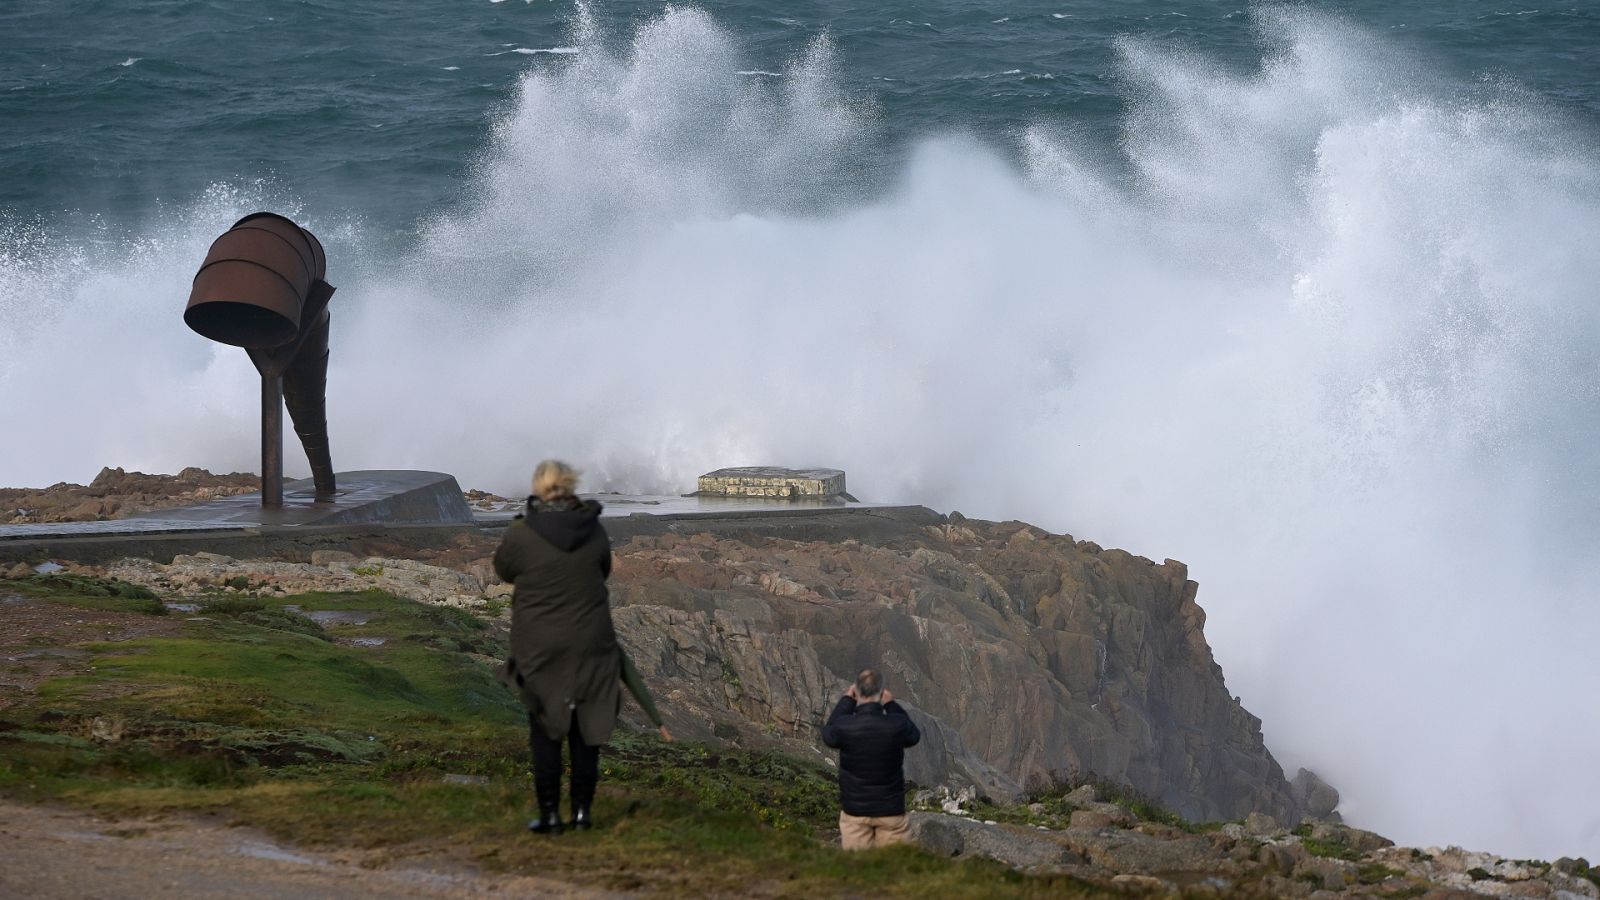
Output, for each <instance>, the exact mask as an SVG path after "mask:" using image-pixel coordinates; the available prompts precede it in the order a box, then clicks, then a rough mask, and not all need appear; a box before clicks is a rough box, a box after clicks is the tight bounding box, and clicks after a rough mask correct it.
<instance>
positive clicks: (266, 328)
mask: <svg viewBox="0 0 1600 900" xmlns="http://www.w3.org/2000/svg"><path fill="white" fill-rule="evenodd" d="M326 268H327V258H326V256H325V255H324V253H323V250H322V242H320V241H318V240H317V238H316V235H314V234H312V233H311V232H309V231H307V230H306V229H304V228H301V227H300V226H299V225H296V224H295V223H294V222H292V221H290V220H289V219H286V218H284V217H283V216H280V215H277V214H276V213H267V212H261V213H253V214H251V215H248V216H245V217H244V218H243V219H240V220H239V221H238V222H236V223H234V225H233V227H232V228H230V229H228V230H227V231H226V232H224V233H223V234H222V236H221V237H219V238H217V239H216V240H215V241H213V242H212V244H211V249H210V251H209V252H208V253H207V254H206V259H205V262H203V263H202V264H201V266H200V271H199V272H198V273H196V274H195V277H194V286H193V289H192V290H191V291H190V294H189V304H188V307H187V308H186V309H185V310H184V314H183V319H184V321H185V322H187V323H188V325H189V327H190V328H193V329H194V330H195V331H197V332H199V333H200V334H202V335H204V336H205V337H208V338H211V339H212V340H214V341H218V342H221V343H224V344H232V345H233V346H236V347H243V348H245V350H246V351H247V352H249V354H250V361H251V362H253V363H254V364H255V367H256V371H258V372H260V373H261V504H262V505H263V506H282V505H283V407H284V404H285V402H287V405H288V408H289V416H290V418H291V419H292V420H293V421H294V426H295V433H296V434H297V435H299V437H300V443H301V445H302V446H304V447H305V451H306V457H307V458H308V460H309V461H310V464H311V473H312V478H313V480H314V482H315V484H316V491H317V495H318V496H319V497H332V496H333V495H334V493H335V491H336V489H337V484H336V482H335V479H334V474H333V459H332V455H331V453H330V451H329V447H328V418H327V384H328V333H329V326H330V316H329V313H328V301H329V300H330V299H331V298H332V297H333V291H334V288H333V286H332V285H330V284H328V283H327V281H325V280H324V275H325V274H326Z"/></svg>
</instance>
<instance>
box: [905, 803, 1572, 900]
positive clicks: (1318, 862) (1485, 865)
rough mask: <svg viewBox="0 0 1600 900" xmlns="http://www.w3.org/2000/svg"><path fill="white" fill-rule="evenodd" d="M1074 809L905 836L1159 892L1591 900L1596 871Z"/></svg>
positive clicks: (937, 849) (934, 849) (938, 819)
mask: <svg viewBox="0 0 1600 900" xmlns="http://www.w3.org/2000/svg"><path fill="white" fill-rule="evenodd" d="M1084 811H1085V810H1079V811H1077V812H1074V813H1072V816H1071V820H1072V821H1071V824H1069V825H1067V826H1066V827H1061V823H1060V822H1059V821H1052V822H1051V825H1041V824H1016V823H1013V824H1002V823H998V822H992V821H991V822H979V821H977V820H976V819H972V818H968V817H965V816H962V815H952V814H949V813H944V812H934V811H926V810H914V811H912V812H911V814H910V825H911V839H912V841H913V842H914V843H916V844H917V845H919V846H921V847H922V848H923V849H925V850H927V851H929V852H931V853H935V854H938V855H940V856H947V857H960V856H982V857H986V858H989V859H994V860H998V861H1000V862H1003V863H1006V864H1007V865H1010V866H1013V867H1015V868H1018V869H1022V870H1024V871H1028V872H1035V873H1046V872H1049V873H1060V874H1067V875H1072V876H1074V877H1076V878H1079V879H1082V880H1084V881H1086V882H1088V883H1090V884H1093V885H1097V886H1106V887H1112V888H1115V887H1117V886H1119V885H1122V886H1129V887H1137V888H1143V889H1146V890H1148V891H1153V892H1159V893H1161V894H1163V895H1166V896H1179V895H1182V896H1217V895H1221V896H1240V897H1312V898H1316V897H1332V896H1346V897H1375V896H1377V897H1383V896H1391V897H1418V896H1422V897H1434V898H1446V897H1461V898H1463V900H1465V898H1471V897H1483V896H1491V897H1551V898H1562V900H1580V898H1594V897H1600V875H1596V874H1595V873H1594V872H1593V870H1591V869H1590V868H1589V866H1588V863H1587V862H1586V861H1584V860H1568V859H1563V860H1557V861H1556V862H1554V863H1547V862H1541V861H1538V860H1512V859H1506V858H1504V857H1500V856H1495V855H1493V854H1489V853H1471V852H1468V851H1465V850H1462V849H1460V848H1459V847H1447V848H1444V849H1440V848H1437V847H1430V848H1428V849H1426V850H1419V849H1413V848H1408V847H1395V846H1394V845H1393V844H1392V843H1390V842H1389V841H1388V840H1385V839H1384V838H1381V837H1379V836H1377V835H1375V834H1372V833H1371V832H1365V831H1360V830H1358V829H1350V828H1344V827H1343V826H1338V825H1332V824H1328V823H1323V824H1319V825H1317V826H1315V829H1316V831H1317V833H1315V834H1310V835H1307V834H1304V830H1305V829H1300V830H1298V831H1297V832H1296V833H1295V834H1290V833H1288V832H1283V831H1281V829H1279V830H1278V831H1279V833H1277V834H1272V835H1267V834H1259V833H1257V834H1252V833H1250V829H1249V828H1247V827H1244V826H1240V825H1238V824H1231V825H1227V826H1224V827H1223V828H1221V829H1219V830H1217V831H1212V832H1208V833H1204V834H1192V833H1187V832H1185V831H1183V830H1181V829H1179V828H1175V827H1171V826H1167V825H1162V824H1158V823H1153V822H1137V823H1132V824H1128V825H1100V826H1094V827H1085V826H1080V825H1079V824H1078V819H1079V816H1081V815H1082V814H1083V812H1084ZM1046 818H1048V817H1046ZM1197 889H1198V890H1197Z"/></svg>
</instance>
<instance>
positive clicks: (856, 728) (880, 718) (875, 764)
mask: <svg viewBox="0 0 1600 900" xmlns="http://www.w3.org/2000/svg"><path fill="white" fill-rule="evenodd" d="M920 740H922V733H921V732H920V731H918V730H917V726H916V723H914V722H912V721H911V717H910V716H908V715H906V711H905V709H904V708H903V707H901V706H900V704H898V703H896V702H894V694H893V692H891V691H889V690H888V689H887V688H885V687H884V686H883V679H882V678H880V677H879V675H878V673H877V672H875V671H873V670H872V669H863V670H862V671H861V674H860V675H858V676H856V682H855V684H852V685H850V687H849V689H848V690H846V691H845V694H844V696H843V697H840V698H839V702H838V704H837V705H835V706H834V708H833V713H832V714H831V715H829V716H828V723H827V724H826V725H824V726H823V727H822V742H823V743H824V744H827V745H828V746H829V747H832V748H834V749H836V750H838V751H839V806H840V812H839V837H840V839H841V842H842V843H843V845H844V849H846V850H865V849H867V848H869V847H884V846H887V845H889V844H903V843H906V842H908V841H909V840H910V839H911V833H910V828H909V827H908V826H907V823H906V778H905V750H906V748H907V747H914V746H916V744H917V742H918V741H920Z"/></svg>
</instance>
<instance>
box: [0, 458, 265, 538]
mask: <svg viewBox="0 0 1600 900" xmlns="http://www.w3.org/2000/svg"><path fill="white" fill-rule="evenodd" d="M259 490H261V479H260V477H259V476H256V475H251V474H249V473H246V472H235V473H232V474H229V475H213V474H211V473H210V472H208V471H206V470H205V469H198V468H195V467H193V466H191V467H189V468H187V469H184V470H183V471H181V472H179V473H178V474H176V475H146V474H144V473H143V472H125V471H123V470H122V469H120V468H117V469H112V468H104V469H101V470H100V474H99V475H96V476H95V478H94V480H93V481H91V482H89V483H88V484H86V485H84V484H70V483H67V482H62V483H60V484H54V485H51V486H50V487H47V488H0V525H27V524H32V523H38V522H93V521H96V520H100V519H121V518H126V517H128V516H134V515H138V514H139V513H143V512H149V511H150V510H153V509H168V508H170V507H174V506H184V505H187V504H191V503H204V502H206V501H208V500H215V499H217V498H218V497H232V496H236V495H238V494H248V493H250V492H251V491H259Z"/></svg>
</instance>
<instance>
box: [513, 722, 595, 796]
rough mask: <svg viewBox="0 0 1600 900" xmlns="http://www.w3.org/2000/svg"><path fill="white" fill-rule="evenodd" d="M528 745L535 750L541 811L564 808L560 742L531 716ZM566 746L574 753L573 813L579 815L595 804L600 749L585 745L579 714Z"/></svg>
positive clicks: (535, 785) (570, 727)
mask: <svg viewBox="0 0 1600 900" xmlns="http://www.w3.org/2000/svg"><path fill="white" fill-rule="evenodd" d="M528 745H529V746H530V747H532V748H533V792H534V795H535V796H536V797H538V798H539V809H540V811H541V812H542V811H544V810H553V809H556V808H558V807H559V806H560V805H561V742H560V741H557V740H551V739H550V737H549V735H546V734H545V733H544V729H543V728H540V727H539V720H538V719H536V718H534V716H533V715H532V714H531V713H530V714H529V715H528ZM567 746H568V748H569V749H570V750H571V751H572V809H573V811H574V812H576V811H577V810H578V809H580V808H582V809H588V808H589V807H590V806H592V805H593V804H594V787H595V785H596V784H598V783H599V782H600V747H599V746H598V745H596V746H593V747H591V746H589V745H588V744H585V743H584V742H583V731H582V730H580V729H579V728H578V714H577V712H573V714H572V722H571V723H570V724H569V725H568V727H567Z"/></svg>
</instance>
